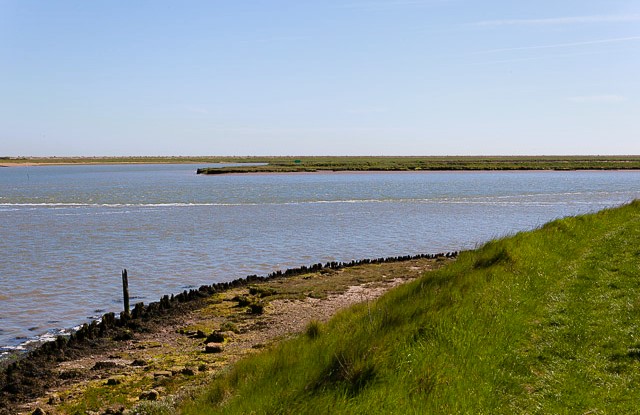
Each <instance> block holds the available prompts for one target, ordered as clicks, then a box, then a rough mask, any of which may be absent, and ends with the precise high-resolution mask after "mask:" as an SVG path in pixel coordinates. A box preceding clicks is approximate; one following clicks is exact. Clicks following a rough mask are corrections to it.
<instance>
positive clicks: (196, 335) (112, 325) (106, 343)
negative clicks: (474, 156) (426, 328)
mask: <svg viewBox="0 0 640 415" xmlns="http://www.w3.org/2000/svg"><path fill="white" fill-rule="evenodd" d="M456 255H457V253H446V254H445V253H443V254H424V255H415V256H401V257H389V258H377V259H365V260H360V261H351V262H346V263H342V262H330V263H326V264H320V263H318V264H313V265H310V266H303V267H299V268H294V269H288V270H286V271H277V272H274V273H271V274H269V275H267V276H257V275H250V276H247V277H246V278H241V279H237V280H234V281H231V282H225V283H218V284H213V285H209V286H207V285H203V286H201V287H200V288H198V289H192V290H190V291H184V292H182V293H180V294H177V295H170V296H169V295H165V296H164V297H162V298H161V299H160V301H158V302H154V303H150V304H148V305H144V304H143V303H138V304H135V305H134V307H133V309H132V311H131V315H130V316H126V315H124V313H121V314H120V316H119V318H118V317H117V316H116V315H115V314H114V313H107V314H105V315H104V316H103V318H102V319H101V320H100V321H95V322H93V323H91V324H85V325H83V326H82V327H81V328H80V329H79V330H77V331H76V332H75V333H73V334H72V335H71V336H68V337H66V336H59V337H58V338H57V339H56V340H55V341H52V342H48V343H44V344H42V345H41V346H40V347H38V348H36V349H35V350H32V351H30V352H28V353H26V354H23V355H19V356H15V357H14V361H6V362H4V365H3V367H2V369H1V370H0V408H2V409H0V414H2V415H4V414H15V413H31V412H30V411H33V410H34V408H36V407H41V406H43V405H44V406H45V407H46V408H47V413H65V412H64V411H66V410H69V406H70V405H76V406H77V405H80V406H82V402H81V401H82V399H86V398H85V397H83V394H82V393H80V392H77V391H76V392H68V391H69V390H72V389H74V390H75V389H77V388H78V387H79V386H78V385H85V386H84V387H85V388H86V387H88V386H87V385H93V384H94V383H95V382H98V383H99V382H101V381H102V379H103V378H104V377H105V376H106V377H109V376H126V377H128V378H131V379H133V378H136V379H137V377H142V379H143V380H142V381H140V382H142V383H145V382H146V383H147V384H149V386H154V385H155V383H157V382H156V381H157V378H158V377H160V378H161V377H162V376H163V375H159V376H155V375H156V374H157V373H160V372H162V373H164V374H165V375H166V374H167V373H168V372H171V373H172V374H173V372H176V373H178V375H179V376H182V377H185V375H184V374H183V372H184V373H187V374H191V373H193V376H194V378H198V379H200V378H206V377H207V374H208V375H209V376H210V375H211V374H210V373H209V372H210V371H211V370H219V367H220V366H225V365H227V364H229V363H231V362H232V361H234V360H236V359H237V358H239V357H240V356H242V355H243V354H245V353H247V351H251V350H254V349H255V347H256V346H258V347H262V346H264V344H263V343H264V342H266V343H268V342H269V341H272V340H273V339H274V338H276V337H281V336H283V335H287V334H289V333H292V332H296V331H300V330H301V329H302V328H303V327H301V326H300V324H303V323H304V321H302V322H299V323H295V321H297V320H298V318H297V316H298V315H299V314H300V310H302V309H304V310H306V311H305V312H304V313H305V314H304V315H308V316H312V315H315V314H318V310H322V309H323V307H324V308H326V310H325V311H324V312H323V313H321V314H320V315H319V316H318V318H320V319H326V318H328V317H329V316H330V315H332V313H333V312H335V311H336V310H337V309H339V308H340V307H341V306H347V305H350V304H352V303H354V302H358V299H365V298H370V297H371V296H372V295H374V294H375V295H380V294H381V293H382V292H385V291H386V290H387V289H389V288H391V287H392V286H394V284H396V285H397V284H398V283H400V282H403V281H405V280H407V279H410V278H415V277H416V276H417V275H416V272H417V271H415V270H418V271H420V272H422V271H423V270H426V269H427V268H431V267H432V266H433V264H436V263H437V262H445V261H447V260H449V259H452V258H455V256H456ZM411 264H413V265H411ZM385 267H386V268H385ZM411 268H414V270H413V271H412V270H411ZM367 269H368V271H367ZM384 269H387V271H384ZM381 270H382V271H381ZM374 271H376V272H383V274H380V275H378V277H376V278H377V279H378V280H377V282H376V281H374V280H375V278H374V279H371V278H370V277H369V275H373V274H375V272H374ZM357 273H360V274H361V275H360V274H358V275H356V274H357ZM385 273H386V274H389V275H391V274H393V275H394V276H393V278H391V277H390V276H389V275H386V274H385ZM347 274H354V275H356V276H355V279H353V280H349V281H347V282H340V283H339V284H338V281H342V280H339V278H343V276H344V275H347ZM368 278H369V279H368ZM311 282H313V283H317V284H324V285H323V288H322V290H324V291H322V290H320V289H316V288H313V286H311V285H309V287H310V288H309V287H307V286H306V285H305V287H306V288H304V290H307V291H308V292H307V291H304V290H302V289H300V290H301V291H300V292H294V291H295V290H294V291H292V290H291V287H295V286H297V284H298V285H299V284H307V285H308V284H310V283H311ZM374 282H375V284H382V285H377V286H374V285H375V284H374ZM340 284H342V285H341V289H337V288H335V289H334V288H333V286H336V287H338V286H340ZM371 284H373V285H371ZM260 287H262V288H260ZM265 287H266V288H265ZM328 287H331V288H328ZM381 287H382V288H381ZM309 290H311V291H309ZM358 292H359V294H357V293H358ZM354 293H356V294H354ZM345 295H346V296H347V298H350V299H349V300H345V298H343V297H341V296H345ZM349 296H350V297H349ZM315 297H318V298H315ZM214 309H215V310H216V311H215V312H211V313H210V312H209V311H208V310H214ZM288 309H293V311H292V313H293V314H292V315H290V316H288V317H287V316H286V314H287V311H286V310H288ZM327 310H328V311H327ZM314 313H315V314H314ZM278 315H280V316H285V317H283V318H282V319H281V320H277V319H276V320H277V322H273V321H271V322H270V319H273V318H274V316H278ZM227 320H228V321H227ZM189 322H191V323H189ZM194 322H197V323H194ZM198 327H201V328H198ZM223 329H224V330H223ZM225 330H226V331H225ZM214 332H218V333H222V334H220V335H219V336H218V338H215V336H214V338H210V339H207V337H209V336H212V335H213V333H214ZM263 332H265V333H269V334H262V336H264V339H262V340H263V341H262V340H260V341H258V340H255V338H256V336H258V338H259V337H260V336H261V334H260V333H263ZM176 336H177V337H176ZM149 339H155V340H149ZM211 339H213V340H222V341H220V342H219V343H220V346H219V348H220V350H219V351H218V353H219V355H218V354H217V353H214V352H212V353H207V352H206V347H209V346H207V345H206V343H203V342H204V341H205V340H211ZM249 339H254V340H253V341H251V340H249ZM149 342H151V343H149ZM154 342H155V343H154ZM172 342H173V343H172ZM184 342H186V343H188V345H184V344H182V345H180V344H181V343H184ZM174 343H175V344H174ZM209 343H211V342H209ZM214 343H215V342H214ZM223 344H224V346H223ZM243 344H244V346H241V345H243ZM168 345H172V346H168ZM211 347H213V346H211ZM216 347H218V346H216ZM190 348H191V349H190ZM174 349H175V350H174ZM223 349H224V352H223ZM184 350H191V351H190V352H189V353H191V354H189V353H186V354H185V352H184ZM234 350H235V351H234ZM172 353H173V354H172ZM159 355H162V356H168V355H171V356H174V357H172V358H171V359H172V360H181V359H182V358H183V357H184V358H185V359H186V360H187V362H185V363H188V362H196V363H197V362H199V363H198V364H197V365H196V366H194V367H189V365H188V364H187V365H183V366H182V367H180V368H179V369H176V368H175V367H174V368H173V369H174V370H173V371H171V370H169V371H167V370H166V369H167V367H169V368H171V366H172V365H171V364H165V363H163V362H154V363H149V364H142V363H141V362H148V361H153V360H154V359H155V357H154V356H156V357H157V356H159ZM96 356H100V357H97V358H96ZM117 356H120V357H119V358H115V357H117ZM134 356H146V360H145V359H144V358H134ZM213 356H215V357H213ZM223 357H224V358H223ZM88 358H89V361H90V365H91V367H87V365H84V366H82V365H81V367H80V368H77V367H76V368H74V364H76V363H78V362H82V361H85V360H86V359H88ZM96 359H97V360H96ZM100 359H102V360H100ZM156 360H157V359H156ZM136 361H137V364H138V366H135V365H133V364H134V363H136ZM132 365H133V366H132ZM192 366H193V365H192ZM69 367H71V369H69ZM65 368H66V369H65ZM133 369H135V370H133ZM132 370H133V371H132ZM145 370H148V371H150V372H152V373H151V375H152V376H151V380H152V381H151V383H149V382H147V378H148V376H149V374H148V373H145ZM134 372H135V373H134ZM137 372H141V373H137ZM200 372H202V373H200ZM114 373H120V374H116V375H114ZM200 375H203V376H200ZM145 376H146V377H145ZM171 377H172V381H171V382H169V381H166V382H165V383H170V384H171V385H173V384H176V385H177V384H182V383H189V384H190V383H193V384H198V383H199V382H202V381H204V380H203V379H200V380H198V381H194V380H192V379H191V380H190V379H186V378H185V379H182V378H180V379H177V380H176V378H175V376H173V375H172V376H171ZM188 377H189V376H187V378H188ZM174 380H175V382H174ZM183 381H184V382H183ZM102 382H103V383H104V381H102ZM106 382H112V383H114V384H120V383H122V382H121V381H119V380H112V381H109V380H107V381H106ZM125 384H126V382H125ZM94 387H95V385H94ZM165 387H166V385H165ZM160 388H161V389H162V386H160ZM171 388H172V387H171ZM171 388H169V389H171ZM81 389H82V388H81ZM129 389H131V390H133V391H134V392H135V390H134V388H129ZM61 393H62V397H61V395H60V394H61ZM164 393H165V391H163V394H164ZM166 393H167V396H171V395H174V394H175V393H177V389H176V390H170V391H169V392H166ZM134 395H135V393H134ZM134 398H136V399H139V397H138V396H137V395H136V396H134V397H133V398H130V399H134ZM134 400H135V399H134ZM132 404H133V402H129V403H128V404H123V405H122V406H121V409H122V408H125V407H128V406H131V405H132ZM65 405H67V406H66V407H65ZM94 406H95V405H94ZM98 406H100V407H101V409H102V405H98ZM57 407H62V408H63V409H62V412H59V410H57V409H56V408H57ZM98 413H100V412H98Z"/></svg>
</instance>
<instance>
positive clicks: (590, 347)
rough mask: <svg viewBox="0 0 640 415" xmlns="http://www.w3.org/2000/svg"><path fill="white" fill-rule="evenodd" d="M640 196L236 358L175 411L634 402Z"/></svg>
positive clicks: (594, 409) (510, 407)
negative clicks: (265, 348)
mask: <svg viewBox="0 0 640 415" xmlns="http://www.w3.org/2000/svg"><path fill="white" fill-rule="evenodd" d="M639 291H640V201H636V202H634V203H632V204H630V205H627V206H624V207H621V208H616V209H612V210H606V211H602V212H599V213H597V214H593V215H588V216H581V217H575V218H566V219H561V220H558V221H554V222H552V223H549V224H547V225H544V226H543V227H541V228H540V229H538V230H536V231H533V232H528V233H521V234H517V235H515V236H513V237H509V238H506V239H503V240H499V241H493V242H490V243H488V244H486V245H485V246H483V247H481V248H480V249H478V250H475V251H471V252H464V253H462V254H461V255H460V257H459V258H458V260H457V261H456V262H454V263H452V264H450V265H449V266H446V267H444V268H442V269H440V270H436V271H433V272H428V273H426V274H425V275H424V276H422V277H421V278H420V279H418V280H416V281H415V282H412V283H409V284H407V285H404V286H401V287H399V288H397V289H394V290H392V291H390V292H389V293H388V294H387V295H385V296H383V297H382V298H381V299H379V300H378V301H375V302H371V303H366V304H361V305H359V306H356V307H353V308H351V309H348V310H346V311H344V312H342V313H340V314H339V315H337V316H336V317H335V318H334V319H332V320H331V321H330V322H329V323H327V324H319V323H318V322H313V323H312V325H310V326H309V327H308V329H307V330H306V332H305V333H303V334H301V335H300V336H298V337H296V338H295V339H293V340H290V341H286V342H283V343H280V344H278V345H276V346H274V347H272V348H270V349H268V350H266V351H265V352H263V353H260V354H258V355H255V356H253V357H251V358H248V359H245V360H242V361H240V362H238V363H237V364H236V365H235V366H234V367H233V369H231V370H230V371H228V372H227V373H226V374H225V375H224V376H220V377H219V378H218V379H216V380H215V381H214V382H213V383H212V384H211V386H210V387H209V388H208V389H207V390H206V391H204V392H203V394H202V395H201V396H199V397H198V398H196V399H194V400H192V401H189V402H187V403H186V404H185V405H184V406H183V407H182V408H180V411H181V413H184V414H209V413H224V414H237V413H257V414H262V413H291V414H299V413H353V414H365V413H366V414H370V413H381V414H382V413H385V414H386V413H395V414H423V413H442V414H450V413H465V414H513V413H516V414H518V413H522V414H536V413H540V414H547V413H553V414H584V413H590V414H604V413H610V414H614V413H615V414H618V413H620V414H622V413H637V411H638V408H639V407H640V395H638V393H637V391H638V385H640V292H639Z"/></svg>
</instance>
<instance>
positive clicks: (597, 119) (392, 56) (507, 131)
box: [0, 0, 640, 156]
mask: <svg viewBox="0 0 640 415" xmlns="http://www.w3.org/2000/svg"><path fill="white" fill-rule="evenodd" d="M369 154H371V155H445V154H449V155H464V154H471V155H480V154H532V155H537V154H640V1H620V0H600V1H594V0H562V1H559V0H539V1H506V0H505V1H498V0H487V1H475V0H425V1H422V0H327V1H301V0H297V1H241V0H239V1H215V0H211V1H157V0H154V1H101V0H96V1H93V0H92V1H86V0H82V1H45V0H43V1H29V0H0V156H20V155H35V156H38V155H57V156H64V155H369Z"/></svg>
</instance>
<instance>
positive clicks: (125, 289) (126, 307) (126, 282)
mask: <svg viewBox="0 0 640 415" xmlns="http://www.w3.org/2000/svg"><path fill="white" fill-rule="evenodd" d="M122 297H123V299H124V314H125V316H127V317H129V278H128V277H127V270H126V269H123V270H122Z"/></svg>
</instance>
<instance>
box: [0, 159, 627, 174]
mask: <svg viewBox="0 0 640 415" xmlns="http://www.w3.org/2000/svg"><path fill="white" fill-rule="evenodd" d="M200 163H202V164H207V163H230V164H237V163H247V164H248V165H246V166H228V167H221V168H213V167H203V168H199V169H197V173H198V174H229V173H296V172H320V171H420V170H436V171H437V170H632V169H640V155H626V156H625V155H619V156H577V155H576V156H402V157H397V156H300V157H293V156H286V157H284V156H240V157H238V156H233V157H230V156H171V157H170V156H122V157H0V166H20V165H22V166H29V165H57V164H67V165H73V164H200ZM255 163H260V164H261V165H255Z"/></svg>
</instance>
